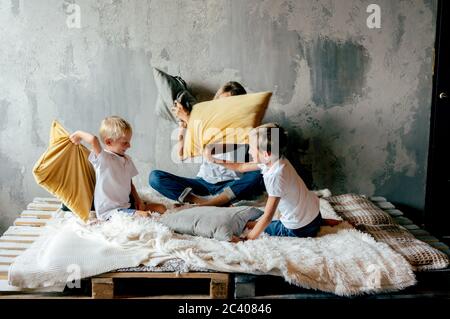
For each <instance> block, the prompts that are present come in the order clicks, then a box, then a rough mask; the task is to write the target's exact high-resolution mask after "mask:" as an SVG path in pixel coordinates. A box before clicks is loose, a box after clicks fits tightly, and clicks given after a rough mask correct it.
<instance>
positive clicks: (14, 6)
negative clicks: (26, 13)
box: [11, 0, 20, 17]
mask: <svg viewBox="0 0 450 319" xmlns="http://www.w3.org/2000/svg"><path fill="white" fill-rule="evenodd" d="M11 12H12V14H13V15H14V16H16V17H17V16H18V15H19V14H20V0H11Z"/></svg>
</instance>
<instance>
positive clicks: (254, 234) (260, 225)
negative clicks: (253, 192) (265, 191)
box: [246, 196, 280, 239]
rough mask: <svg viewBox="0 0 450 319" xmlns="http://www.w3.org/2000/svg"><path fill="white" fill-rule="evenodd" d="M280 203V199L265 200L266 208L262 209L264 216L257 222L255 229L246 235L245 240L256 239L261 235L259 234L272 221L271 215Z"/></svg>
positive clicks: (270, 197)
mask: <svg viewBox="0 0 450 319" xmlns="http://www.w3.org/2000/svg"><path fill="white" fill-rule="evenodd" d="M279 202H280V197H274V196H269V198H268V199H267V203H266V207H265V208H264V214H263V215H262V217H261V218H260V219H259V220H258V222H257V223H256V225H255V227H253V229H252V230H251V231H250V232H249V233H248V235H247V237H246V238H247V239H256V238H258V237H259V235H261V233H262V232H263V231H264V229H266V227H267V226H269V224H270V222H271V221H272V218H273V215H274V214H275V212H276V210H277V207H278V203H279Z"/></svg>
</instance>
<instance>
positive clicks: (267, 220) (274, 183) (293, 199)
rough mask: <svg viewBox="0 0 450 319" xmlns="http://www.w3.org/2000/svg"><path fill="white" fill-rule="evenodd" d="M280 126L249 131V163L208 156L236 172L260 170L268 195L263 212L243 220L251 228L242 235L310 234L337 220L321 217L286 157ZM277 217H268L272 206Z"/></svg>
mask: <svg viewBox="0 0 450 319" xmlns="http://www.w3.org/2000/svg"><path fill="white" fill-rule="evenodd" d="M285 146H286V135H285V133H284V130H283V129H282V128H281V127H279V126H278V125H277V124H273V123H269V124H265V125H261V126H258V127H257V128H254V129H253V130H252V131H251V132H250V149H249V153H250V155H251V156H252V158H253V163H227V162H226V161H221V160H217V159H214V158H210V160H211V161H214V162H215V163H218V164H222V165H224V166H225V167H227V168H229V169H234V170H237V171H240V172H248V171H253V170H258V169H260V170H261V173H262V174H263V178H264V184H265V187H266V190H267V194H268V199H267V203H266V206H265V209H264V214H263V216H262V217H261V218H260V219H259V220H258V221H257V222H256V221H252V222H249V223H247V227H248V228H250V229H251V231H250V232H249V233H248V235H247V236H246V238H245V239H256V238H257V237H258V236H259V235H260V234H261V233H262V232H265V233H267V234H269V235H272V236H290V237H314V236H316V234H317V232H318V231H319V229H320V226H321V225H322V224H327V225H336V224H338V223H339V221H335V220H328V219H327V220H322V217H321V215H320V207H319V198H318V197H317V196H316V195H315V194H314V193H313V192H311V191H310V190H309V189H308V188H307V187H306V185H305V183H304V182H303V180H302V178H301V177H300V176H299V175H298V174H297V172H296V170H295V168H294V167H293V166H292V164H291V163H290V162H289V160H288V159H287V158H285V157H284V156H282V155H281V154H282V150H283V149H284V148H285ZM277 208H278V210H279V211H280V220H272V219H273V216H274V214H275V212H276V210H277Z"/></svg>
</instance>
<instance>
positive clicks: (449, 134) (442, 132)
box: [425, 0, 450, 243]
mask: <svg viewBox="0 0 450 319" xmlns="http://www.w3.org/2000/svg"><path fill="white" fill-rule="evenodd" d="M449 44H450V1H445V0H440V1H439V2H438V12H437V26H436V46H435V65H434V76H433V100H432V108H431V129H430V149H429V157H428V178H427V196H426V211H425V226H426V228H427V229H429V230H430V231H432V232H433V234H435V235H438V236H440V237H441V238H442V239H443V240H444V241H446V242H447V243H448V242H449V241H450V205H449V203H450V156H449V155H448V153H449V151H448V148H449V147H450V45H449Z"/></svg>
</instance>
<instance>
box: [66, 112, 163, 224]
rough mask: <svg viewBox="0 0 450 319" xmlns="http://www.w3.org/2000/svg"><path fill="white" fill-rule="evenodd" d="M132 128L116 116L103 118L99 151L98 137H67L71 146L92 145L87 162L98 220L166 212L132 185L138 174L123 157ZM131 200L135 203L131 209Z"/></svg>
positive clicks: (146, 215)
mask: <svg viewBox="0 0 450 319" xmlns="http://www.w3.org/2000/svg"><path fill="white" fill-rule="evenodd" d="M132 133H133V132H132V128H131V125H130V124H129V123H128V122H127V121H125V120H124V119H122V118H120V117H118V116H110V117H107V118H105V119H104V120H103V121H102V123H101V125H100V138H101V139H102V142H103V143H104V145H105V148H104V149H102V147H101V145H100V142H99V140H98V138H97V136H94V135H92V134H90V133H86V132H83V131H76V132H75V133H73V134H72V135H70V140H71V141H72V143H74V144H79V143H80V141H84V142H86V143H89V144H91V145H92V148H93V150H92V152H91V154H90V155H89V161H90V162H91V163H92V165H93V166H94V169H95V177H96V182H95V191H94V206H95V213H96V215H97V218H98V219H100V220H108V219H109V218H110V217H111V214H112V213H114V212H123V213H127V214H130V215H134V214H137V215H140V216H143V217H148V216H149V215H150V213H151V212H158V213H160V214H162V213H164V212H165V211H166V207H165V206H164V205H161V204H153V203H144V202H143V201H142V200H141V198H140V197H139V195H138V193H137V191H136V188H135V187H134V185H133V182H132V178H133V177H134V176H136V175H137V174H138V171H137V169H136V167H135V166H134V163H133V161H132V160H131V158H130V157H129V156H128V155H126V154H125V152H126V151H127V150H128V149H129V148H130V146H131V145H130V142H131V136H132ZM130 200H131V201H132V202H134V207H131V206H132V204H131V203H130Z"/></svg>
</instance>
